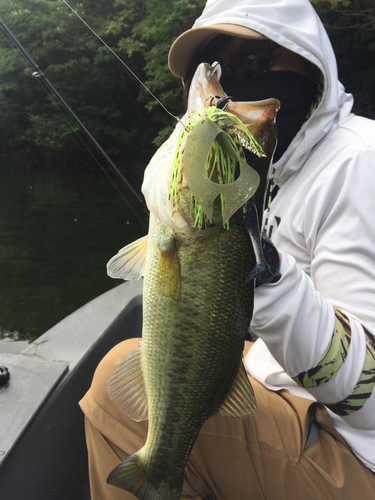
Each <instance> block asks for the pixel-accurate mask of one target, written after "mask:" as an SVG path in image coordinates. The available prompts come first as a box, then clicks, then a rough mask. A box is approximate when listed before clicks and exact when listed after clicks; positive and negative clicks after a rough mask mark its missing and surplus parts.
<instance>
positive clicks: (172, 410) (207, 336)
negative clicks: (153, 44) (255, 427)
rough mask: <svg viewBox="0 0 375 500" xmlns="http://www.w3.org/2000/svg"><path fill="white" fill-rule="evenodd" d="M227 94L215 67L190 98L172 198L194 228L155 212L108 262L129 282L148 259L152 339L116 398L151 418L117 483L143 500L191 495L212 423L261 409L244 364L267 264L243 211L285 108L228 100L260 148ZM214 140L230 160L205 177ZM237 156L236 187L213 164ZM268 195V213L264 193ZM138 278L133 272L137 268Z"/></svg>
mask: <svg viewBox="0 0 375 500" xmlns="http://www.w3.org/2000/svg"><path fill="white" fill-rule="evenodd" d="M221 97H224V98H225V97H227V96H226V94H225V93H224V91H223V90H222V88H221V87H220V84H219V82H218V80H217V78H216V76H215V70H214V69H213V68H212V67H210V66H209V65H207V64H201V65H200V66H199V67H198V69H197V72H196V74H195V77H194V79H193V81H192V85H191V89H190V94H189V105H188V111H189V113H190V115H191V116H194V117H195V118H194V120H195V121H194V120H193V122H194V123H193V124H192V122H190V125H188V126H187V129H186V130H188V134H187V136H188V137H187V139H186V143H184V144H182V146H181V148H180V153H181V154H180V156H182V160H181V158H180V157H179V155H178V154H177V155H176V162H177V167H176V170H175V172H174V181H172V184H174V188H173V186H172V191H171V192H172V195H171V196H172V197H174V198H175V202H174V210H175V211H178V213H179V215H180V216H182V217H184V219H185V220H186V221H188V224H189V228H190V230H189V231H188V232H186V231H183V232H178V231H177V230H175V229H172V228H170V227H166V226H164V225H163V224H162V223H161V222H160V221H159V220H158V219H157V218H156V217H155V216H154V215H153V214H152V213H151V214H150V227H149V233H148V237H147V241H146V239H141V240H140V241H138V242H136V243H135V244H131V245H130V247H126V248H125V249H123V250H121V251H120V252H119V254H118V255H117V256H115V257H114V258H113V259H111V261H110V262H109V264H108V270H109V274H110V275H112V276H115V277H121V278H124V279H127V278H128V275H127V273H126V268H127V262H128V263H129V268H130V267H133V264H134V260H136V261H137V260H139V255H138V256H137V255H134V254H136V253H137V252H144V253H145V254H146V262H145V270H144V297H143V310H144V312H143V332H142V343H141V345H140V347H139V348H138V349H136V350H135V351H133V352H132V353H131V354H130V355H129V356H128V357H127V358H126V359H125V360H124V361H123V362H122V363H120V365H119V366H118V368H117V370H116V371H115V373H114V375H113V376H112V378H111V380H110V382H109V394H110V396H111V398H112V399H113V400H114V401H115V402H116V404H118V405H119V406H120V408H121V409H122V410H123V411H124V412H125V413H127V414H128V415H129V416H130V417H131V418H133V419H135V420H145V419H147V418H148V419H149V426H148V434H147V440H146V443H145V445H144V447H143V448H141V449H140V450H139V451H138V452H136V453H135V454H133V455H131V456H130V457H129V458H127V459H126V460H125V461H123V462H122V463H121V464H120V465H119V466H118V467H116V469H114V470H113V471H112V472H111V474H110V475H109V477H108V480H107V481H108V483H109V484H112V485H115V486H118V487H120V488H123V489H124V490H127V491H129V492H131V493H132V494H134V495H135V496H136V497H138V498H139V499H141V500H160V499H164V500H177V499H180V497H181V491H182V486H183V474H184V467H185V464H186V461H187V459H188V456H189V453H190V451H191V449H192V446H193V444H194V442H195V439H196V437H197V435H198V433H199V430H200V428H201V427H202V425H203V423H204V422H205V420H207V419H208V418H210V417H211V416H212V415H215V414H217V415H223V416H229V417H247V416H250V415H252V414H253V413H255V412H256V402H255V398H254V394H253V391H252V388H251V385H250V382H249V379H248V377H247V375H246V372H245V368H244V366H243V363H242V352H243V348H244V342H245V338H246V335H247V330H248V327H249V323H250V319H251V315H252V306H253V290H254V280H253V279H248V278H249V276H251V273H252V270H253V268H254V267H255V260H256V259H255V255H254V250H253V246H252V244H251V240H250V237H249V234H248V232H247V230H246V228H245V226H244V225H243V223H242V222H241V217H238V216H236V212H238V211H240V213H243V209H242V207H243V206H244V205H245V206H246V203H247V201H248V199H249V198H251V197H252V196H253V195H254V192H255V189H256V187H257V185H258V184H259V183H260V186H261V188H259V189H263V191H264V185H265V182H266V177H267V172H268V166H269V162H270V160H271V157H272V151H273V149H274V146H275V115H276V111H277V109H278V104H279V103H278V101H275V100H271V99H270V100H267V101H263V102H259V103H234V102H231V101H228V100H225V101H220V105H222V104H223V103H224V105H225V106H226V111H230V113H231V114H233V115H234V116H235V117H237V118H240V119H241V121H242V122H243V123H244V124H245V126H246V127H247V130H249V129H250V130H251V132H252V134H253V136H254V137H255V139H256V140H255V141H254V142H252V141H251V140H250V139H249V136H247V135H246V133H244V132H243V130H242V131H240V130H239V128H238V122H237V121H236V119H234V118H231V115H229V114H225V112H223V113H221V111H220V110H219V109H218V112H217V113H216V111H215V110H213V111H212V108H213V107H214V106H213V105H214V104H215V103H217V102H218V101H219V100H220V98H221ZM205 108H207V110H206V111H207V113H208V109H210V110H211V111H210V113H211V115H210V116H211V117H213V118H212V120H209V121H210V123H208V124H207V127H206V126H205V125H204V123H205V121H206V116H208V115H206V114H205V113H206V111H202V114H201V115H196V114H195V115H194V112H196V111H197V110H204V109H205ZM220 120H221V121H220ZM219 122H220V123H219ZM212 123H213V124H214V125H212ZM200 126H201V127H202V128H201V129H200V128H199V127H200ZM195 127H197V128H195ZM215 127H216V128H215ZM194 130H195V132H194V133H193V131H194ZM190 131H191V136H190ZM228 131H229V132H228ZM230 133H232V136H233V137H234V139H235V143H236V144H237V146H238V148H239V149H238V150H237V149H236V148H237V146H236V144H235V145H234V146H233V141H232V139H233V137H231V138H230V139H228V138H227V137H226V136H227V135H228V134H229V135H230ZM210 134H211V135H210ZM204 137H205V138H206V139H205V138H204ZM207 137H208V139H207ZM212 138H214V139H212ZM215 140H217V142H218V143H219V145H221V146H220V147H222V149H223V150H224V153H223V151H222V150H220V152H219V153H217V154H216V155H215V154H214V155H213V156H211V157H210V159H209V161H208V163H211V165H209V167H208V168H206V170H205V165H204V163H205V157H207V144H206V145H204V146H202V147H201V143H204V142H205V141H206V142H207V141H208V142H210V141H211V142H212V141H214V142H215ZM228 140H229V143H230V144H229V143H228ZM189 141H190V142H189ZM243 144H245V146H246V147H247V149H249V150H253V152H252V153H248V154H249V155H250V156H251V159H252V160H253V163H254V168H256V169H257V170H258V173H256V172H255V171H254V170H253V169H251V168H250V167H249V166H248V165H246V164H245V162H244V159H243V158H239V154H238V151H239V150H241V148H242V145H243ZM231 148H232V149H233V151H232V149H231ZM260 151H261V152H262V153H260ZM226 153H228V154H229V156H230V155H232V157H234V161H235V163H237V167H236V169H235V170H236V171H235V172H232V174H234V176H233V175H232V178H231V179H227V181H226V180H225V179H223V178H222V177H223V172H222V170H220V169H218V170H217V169H216V170H215V165H212V164H213V163H215V162H220V161H221V160H222V155H223V154H224V155H225V154H226ZM184 155H185V156H184ZM202 158H203V164H202V165H200V164H199V163H200V161H201V159H202ZM180 160H181V161H182V163H181V162H180ZM179 162H180V163H179ZM197 162H198V165H196V163H197ZM181 165H182V166H181ZM239 165H240V168H239ZM246 169H247V170H246ZM210 176H211V178H209V177H210ZM189 179H190V180H189ZM190 183H191V184H194V185H195V188H194V191H193V190H192V189H191V187H190ZM211 185H212V186H211ZM244 186H245V188H244ZM201 187H202V189H200V188H201ZM211 188H212V189H211ZM228 189H229V190H228ZM230 189H231V190H230ZM192 194H193V196H192ZM258 200H259V207H258V208H259V209H261V204H262V203H263V194H262V195H261V196H259V195H258ZM192 207H193V208H192ZM202 207H203V208H202ZM192 211H193V213H192ZM204 212H205V215H204V217H201V215H202V213H204ZM197 221H198V222H197ZM199 221H200V222H199ZM124 260H125V263H124ZM120 261H121V262H120ZM119 270H121V272H120V271H119ZM124 270H125V271H124ZM139 273H141V272H140V271H139ZM130 274H131V276H132V277H134V271H132V272H131V273H130ZM135 274H137V273H135Z"/></svg>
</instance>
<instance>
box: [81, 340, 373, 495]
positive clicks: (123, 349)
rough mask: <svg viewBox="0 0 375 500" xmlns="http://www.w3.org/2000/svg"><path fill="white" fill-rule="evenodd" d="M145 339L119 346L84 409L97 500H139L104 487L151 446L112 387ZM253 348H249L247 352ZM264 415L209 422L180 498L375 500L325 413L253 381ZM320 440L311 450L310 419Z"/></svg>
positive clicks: (366, 476)
mask: <svg viewBox="0 0 375 500" xmlns="http://www.w3.org/2000/svg"><path fill="white" fill-rule="evenodd" d="M139 340H140V339H131V340H127V341H125V342H122V343H120V344H118V345H117V346H116V347H115V348H114V349H112V350H111V351H110V352H109V353H108V354H107V356H105V357H104V359H103V360H102V361H101V363H100V364H99V366H98V368H97V370H96V372H95V375H94V378H93V382H92V386H91V388H90V390H89V391H88V392H87V394H86V395H85V396H84V398H83V399H82V401H81V402H80V405H81V408H82V410H83V412H84V414H85V422H86V439H87V447H88V453H89V468H90V471H89V472H90V487H91V495H92V500H128V499H134V498H135V497H134V496H133V495H132V494H130V493H128V492H125V491H123V490H122V489H119V488H116V487H114V486H110V485H107V484H106V478H107V476H108V474H109V473H110V472H111V470H112V469H114V468H115V467H116V466H117V465H118V464H119V463H120V462H121V461H122V460H124V459H125V458H126V457H127V456H129V455H130V454H132V453H134V452H135V451H137V450H138V449H139V448H141V447H142V445H143V444H144V442H145V438H146V434H147V422H139V423H137V422H134V421H133V420H131V419H130V418H128V417H127V416H125V415H124V414H123V413H122V412H121V411H120V410H119V409H118V408H117V407H116V406H115V405H114V403H113V402H112V401H111V400H110V398H109V396H108V394H107V390H106V385H107V381H108V379H109V377H110V376H111V374H112V373H113V371H114V370H115V368H116V366H117V364H118V363H119V362H120V361H122V359H124V358H125V357H126V356H127V354H128V353H129V352H131V351H132V350H133V349H135V348H136V346H137V344H138V342H139ZM249 347H250V346H247V349H248V348H249ZM251 383H252V385H253V388H254V392H255V395H256V398H257V402H258V413H257V414H256V415H254V416H252V417H249V418H246V419H232V418H227V417H219V416H217V417H216V416H214V417H212V418H210V419H209V420H208V421H206V422H205V424H204V425H203V427H202V429H201V431H200V433H199V436H198V438H197V441H196V443H195V445H194V447H193V450H192V453H191V455H190V457H189V460H188V462H187V466H186V469H185V482H184V490H183V494H182V497H181V498H184V499H187V498H189V499H205V498H212V499H214V500H247V499H249V500H284V499H285V500H323V499H324V500H336V499H337V500H370V499H371V500H373V499H375V475H373V474H372V472H371V471H370V470H368V469H367V468H366V467H364V466H363V464H361V463H360V461H359V460H358V459H357V458H356V457H355V456H354V455H353V454H352V453H351V451H350V450H349V448H348V447H347V445H346V444H345V442H344V440H343V439H342V438H341V437H340V435H339V434H338V433H337V431H336V430H335V428H334V427H333V424H332V421H331V419H330V417H329V415H328V413H327V412H326V411H325V409H324V407H323V406H322V405H320V404H318V403H312V402H311V401H309V400H306V399H302V398H298V397H296V396H292V395H290V394H288V393H287V392H286V391H279V392H272V391H269V390H267V389H266V388H265V387H263V386H262V385H261V384H259V383H258V382H257V381H256V380H254V379H251ZM309 413H310V414H314V415H315V416H316V417H317V418H318V419H319V421H320V422H321V424H322V426H323V429H322V430H321V432H320V435H319V440H318V442H316V443H315V444H313V445H312V446H311V447H309V448H308V449H306V450H305V451H304V448H305V444H306V439H307V436H308V433H309V427H310V425H309V422H310V414H309Z"/></svg>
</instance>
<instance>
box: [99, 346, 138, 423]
mask: <svg viewBox="0 0 375 500" xmlns="http://www.w3.org/2000/svg"><path fill="white" fill-rule="evenodd" d="M141 349H142V348H141V346H140V347H138V348H137V349H135V350H134V351H132V352H131V353H130V354H129V355H128V356H127V357H126V358H125V359H124V360H123V361H121V363H120V364H119V365H118V366H117V368H116V370H115V371H114V373H113V375H112V376H111V378H110V379H109V381H108V385H107V390H108V394H109V397H110V398H111V399H112V401H113V402H114V403H115V404H116V405H117V406H118V407H119V408H120V410H121V411H122V412H124V413H125V414H126V415H127V416H128V417H130V418H132V419H133V420H136V421H137V422H140V421H141V420H148V402H147V394H146V389H145V383H144V379H143V373H142V368H141Z"/></svg>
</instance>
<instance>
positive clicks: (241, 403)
mask: <svg viewBox="0 0 375 500" xmlns="http://www.w3.org/2000/svg"><path fill="white" fill-rule="evenodd" d="M256 412H257V403H256V400H255V395H254V391H253V388H252V387H251V384H250V380H249V377H248V376H247V373H246V370H245V367H244V364H243V362H242V361H241V364H240V367H239V369H238V372H237V375H236V378H235V379H234V382H233V384H232V387H231V390H230V391H229V393H228V394H227V397H226V398H225V400H224V402H223V404H222V405H221V407H220V408H219V410H218V412H217V415H221V416H223V417H233V418H236V417H237V418H238V417H242V418H243V417H250V415H254V413H256Z"/></svg>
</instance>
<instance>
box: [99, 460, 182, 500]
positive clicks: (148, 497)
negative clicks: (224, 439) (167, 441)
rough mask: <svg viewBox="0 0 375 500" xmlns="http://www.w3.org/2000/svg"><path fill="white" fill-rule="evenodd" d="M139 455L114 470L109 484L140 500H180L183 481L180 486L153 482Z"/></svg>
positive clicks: (109, 477) (110, 475) (108, 481)
mask: <svg viewBox="0 0 375 500" xmlns="http://www.w3.org/2000/svg"><path fill="white" fill-rule="evenodd" d="M138 453H139V452H137V453H134V454H133V455H131V456H130V457H128V458H127V459H126V460H124V461H123V462H121V464H120V465H118V466H117V467H116V468H115V469H113V471H112V472H111V473H110V474H109V476H108V478H107V483H108V484H111V485H112V486H117V487H118V488H122V489H123V490H125V491H129V492H130V493H132V494H133V495H135V496H136V497H137V498H139V500H180V498H181V492H182V482H183V479H182V478H181V481H180V482H179V485H178V486H171V485H169V484H167V483H166V482H159V483H157V481H152V477H151V474H150V471H148V470H147V467H146V466H145V464H144V463H143V462H142V459H141V457H140V456H139V454H138Z"/></svg>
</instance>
